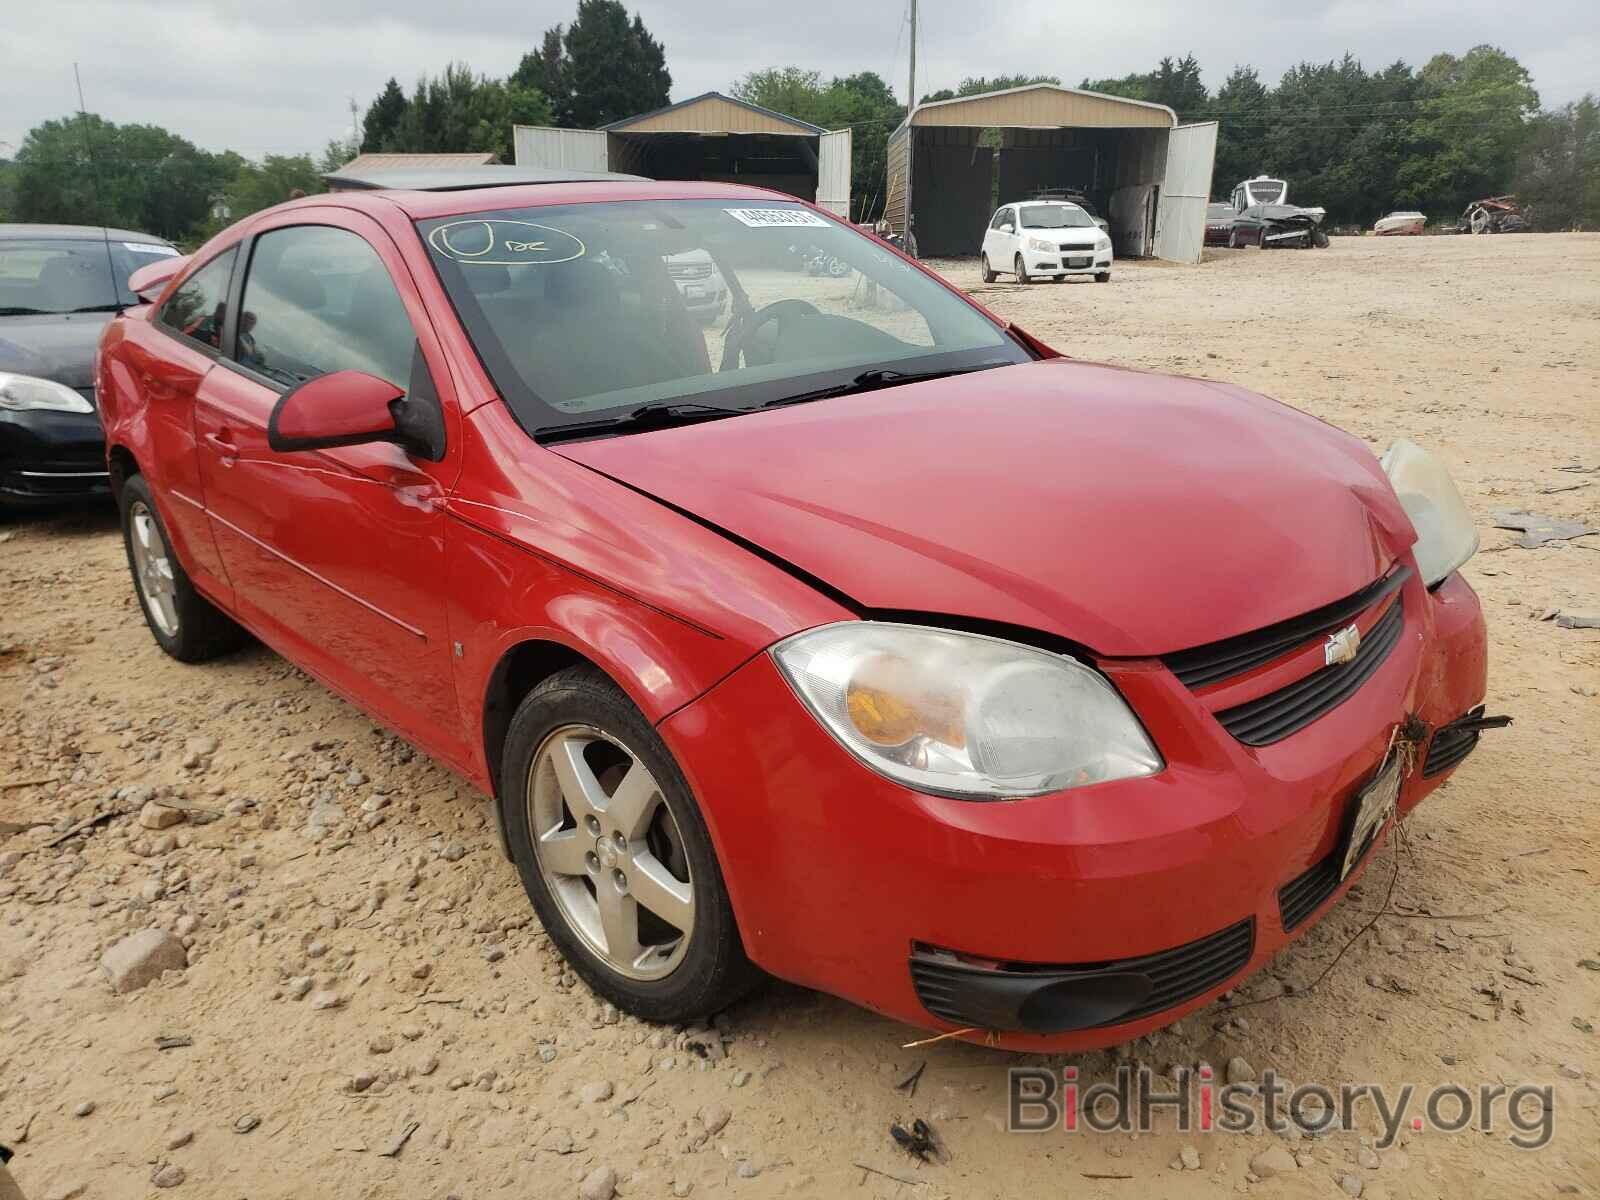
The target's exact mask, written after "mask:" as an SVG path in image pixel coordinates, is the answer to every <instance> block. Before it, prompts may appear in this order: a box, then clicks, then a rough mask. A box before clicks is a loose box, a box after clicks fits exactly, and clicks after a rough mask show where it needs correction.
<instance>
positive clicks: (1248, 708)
mask: <svg viewBox="0 0 1600 1200" xmlns="http://www.w3.org/2000/svg"><path fill="white" fill-rule="evenodd" d="M1403 610H1404V606H1403V604H1402V602H1401V600H1400V599H1399V597H1396V598H1395V601H1394V603H1393V604H1391V605H1390V606H1389V610H1388V611H1387V612H1386V613H1384V614H1383V616H1381V617H1379V618H1378V623H1377V624H1376V625H1374V626H1373V627H1372V628H1371V629H1369V630H1368V631H1367V635H1366V636H1365V637H1364V638H1362V640H1361V647H1360V649H1358V650H1357V651H1356V656H1355V657H1354V658H1353V659H1351V660H1350V661H1349V662H1344V663H1334V664H1333V665H1332V666H1327V667H1323V668H1321V669H1320V670H1317V671H1313V672H1312V673H1311V674H1309V675H1307V676H1306V677H1305V678H1303V679H1297V680H1295V681H1294V682H1293V683H1291V684H1289V685H1287V686H1285V687H1281V688H1279V689H1278V690H1277V691H1275V692H1268V693H1267V694H1266V695H1265V696H1261V697H1258V698H1257V699H1255V700H1251V701H1249V702H1247V703H1245V704H1241V705H1239V706H1237V707H1236V708H1229V709H1224V710H1223V711H1222V712H1219V713H1218V714H1217V720H1218V721H1220V722H1221V723H1222V727H1223V728H1224V729H1226V730H1227V731H1228V732H1229V733H1231V734H1233V736H1234V737H1236V738H1238V739H1239V740H1240V741H1241V742H1243V743H1244V744H1245V745H1247V746H1267V745H1270V744H1272V743H1273V742H1278V741H1282V740H1283V739H1284V738H1286V737H1288V736H1289V735H1290V734H1292V733H1295V732H1297V731H1299V730H1301V729H1304V728H1305V727H1306V726H1307V725H1309V724H1311V722H1313V721H1315V720H1316V719H1317V718H1318V717H1321V716H1323V715H1324V714H1326V713H1329V712H1331V711H1332V710H1333V709H1335V708H1337V707H1338V706H1339V705H1341V704H1343V703H1344V702H1345V701H1346V700H1348V699H1350V697H1351V696H1353V695H1355V694H1356V692H1357V691H1358V690H1360V688H1361V685H1362V684H1364V683H1366V681H1367V680H1368V679H1370V678H1372V675H1373V672H1375V671H1376V670H1377V669H1378V668H1379V667H1380V666H1382V665H1383V662H1384V660H1385V659H1386V658H1388V657H1389V652H1390V651H1391V650H1393V649H1394V647H1395V643H1397V642H1398V641H1399V640H1400V632H1401V629H1402V628H1403V627H1404V625H1405V614H1404V611H1403Z"/></svg>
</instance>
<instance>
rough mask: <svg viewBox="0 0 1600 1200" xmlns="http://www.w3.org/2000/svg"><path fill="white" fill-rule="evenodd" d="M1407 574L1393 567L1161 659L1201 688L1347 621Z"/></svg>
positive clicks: (1406, 570)
mask: <svg viewBox="0 0 1600 1200" xmlns="http://www.w3.org/2000/svg"><path fill="white" fill-rule="evenodd" d="M1409 578H1411V568H1410V567H1396V568H1395V569H1394V570H1393V571H1390V572H1389V573H1388V574H1387V575H1385V576H1384V577H1383V578H1382V579H1380V580H1378V581H1377V582H1376V583H1372V584H1369V585H1367V586H1366V587H1364V588H1362V589H1361V590H1360V591H1359V592H1357V593H1356V594H1355V595H1353V596H1346V597H1345V598H1344V599H1343V600H1335V601H1334V602H1333V603H1332V604H1325V605H1323V606H1322V607H1321V608H1318V609H1313V610H1312V611H1311V612H1308V613H1305V614H1303V615H1302V616H1298V617H1291V618H1290V619H1289V620H1287V621H1279V622H1278V623H1277V624H1276V625H1268V626H1266V628H1264V629H1257V630H1255V631H1254V632H1252V633H1242V634H1240V635H1239V636H1238V637H1231V638H1226V639H1224V640H1223V641H1220V642H1211V643H1209V644H1208V645H1205V646H1196V647H1194V648H1193V649H1192V650H1180V651H1178V652H1177V653H1176V654H1168V655H1166V656H1165V657H1164V658H1162V660H1161V661H1162V662H1164V663H1166V664H1167V667H1168V669H1169V670H1171V672H1172V673H1173V674H1174V675H1176V676H1177V677H1178V678H1179V680H1181V681H1182V682H1183V684H1184V686H1185V687H1190V688H1198V687H1204V686H1205V685H1206V684H1208V683H1216V682H1217V681H1218V680H1222V679H1231V678H1233V677H1234V676H1236V675H1243V674H1244V673H1245V672H1246V671H1250V670H1253V669H1255V668H1256V667H1259V666H1260V665H1261V664H1262V663H1267V662H1271V661H1272V660H1273V659H1275V658H1277V657H1278V656H1279V655H1281V654H1285V653H1287V652H1288V651H1290V650H1293V649H1294V648H1295V647H1296V646H1299V645H1300V644H1301V643H1303V642H1306V641H1309V640H1310V639H1311V638H1314V637H1316V636H1317V635H1319V634H1323V633H1328V632H1331V631H1332V630H1335V629H1338V628H1339V627H1340V626H1342V625H1347V624H1349V623H1350V622H1351V621H1352V620H1354V619H1355V618H1356V617H1358V616H1360V615H1361V614H1362V613H1364V612H1366V611H1367V609H1369V608H1371V607H1372V606H1373V605H1374V604H1376V603H1378V601H1380V600H1382V599H1383V598H1384V597H1385V596H1387V595H1389V594H1390V593H1392V592H1395V591H1398V590H1399V589H1400V586H1401V585H1402V584H1404V583H1405V581H1406V580H1407V579H1409Z"/></svg>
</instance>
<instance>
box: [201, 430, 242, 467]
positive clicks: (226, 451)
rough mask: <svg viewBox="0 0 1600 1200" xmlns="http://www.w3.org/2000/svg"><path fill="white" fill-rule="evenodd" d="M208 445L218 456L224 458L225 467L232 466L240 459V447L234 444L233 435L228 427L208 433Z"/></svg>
mask: <svg viewBox="0 0 1600 1200" xmlns="http://www.w3.org/2000/svg"><path fill="white" fill-rule="evenodd" d="M206 445H208V446H210V447H211V448H212V449H213V450H215V451H216V452H217V457H219V458H220V459H221V460H222V465H223V466H225V467H231V466H233V464H234V463H236V462H237V461H238V460H239V447H238V446H237V445H235V444H234V441H233V437H232V435H230V434H229V433H228V431H227V430H226V429H224V430H221V431H220V432H217V433H208V434H206Z"/></svg>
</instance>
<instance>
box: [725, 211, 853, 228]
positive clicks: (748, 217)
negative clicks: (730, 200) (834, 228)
mask: <svg viewBox="0 0 1600 1200" xmlns="http://www.w3.org/2000/svg"><path fill="white" fill-rule="evenodd" d="M722 211H723V212H725V213H727V214H728V215H729V216H730V217H732V218H733V219H734V220H735V221H742V222H743V223H744V224H746V225H748V226H750V227H751V228H752V229H761V228H763V227H766V226H774V225H784V226H787V225H813V226H816V225H820V226H822V227H823V228H826V227H827V224H828V223H827V222H826V221H824V220H823V219H822V218H821V217H819V216H817V214H816V213H814V212H807V211H806V210H805V209H803V208H725V209H723V210H722Z"/></svg>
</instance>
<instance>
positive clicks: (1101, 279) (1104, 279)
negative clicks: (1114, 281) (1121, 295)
mask: <svg viewBox="0 0 1600 1200" xmlns="http://www.w3.org/2000/svg"><path fill="white" fill-rule="evenodd" d="M1094 281H1095V282H1096V283H1110V282H1111V272H1110V271H1101V272H1100V273H1099V274H1098V275H1096V276H1095V277H1094Z"/></svg>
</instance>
